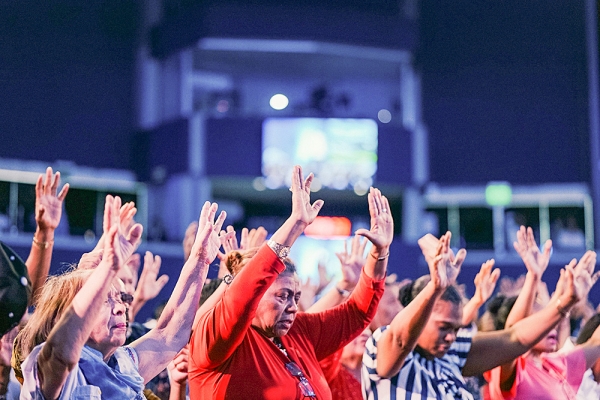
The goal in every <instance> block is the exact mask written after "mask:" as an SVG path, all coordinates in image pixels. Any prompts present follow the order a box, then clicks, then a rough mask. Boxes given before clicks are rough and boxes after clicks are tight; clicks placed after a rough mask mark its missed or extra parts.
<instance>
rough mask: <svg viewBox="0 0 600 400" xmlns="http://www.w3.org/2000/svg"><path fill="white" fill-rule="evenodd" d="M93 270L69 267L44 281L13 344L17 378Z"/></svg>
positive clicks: (13, 359)
mask: <svg viewBox="0 0 600 400" xmlns="http://www.w3.org/2000/svg"><path fill="white" fill-rule="evenodd" d="M92 272H93V270H90V269H71V270H69V271H67V272H65V273H64V274H61V275H56V276H51V277H49V278H48V280H47V281H46V283H44V286H43V287H42V289H41V292H40V295H39V297H38V298H37V301H36V309H35V312H34V313H33V314H32V315H31V318H29V321H27V323H26V324H25V326H24V327H23V329H21V331H20V332H19V334H18V335H17V337H16V338H15V342H14V345H13V355H12V360H11V364H12V367H13V368H14V369H15V374H16V375H17V377H18V378H19V380H22V374H21V363H22V362H23V361H24V360H25V358H27V356H28V355H29V353H31V350H33V348H34V347H35V346H37V345H38V344H40V343H43V342H45V341H46V339H47V338H48V335H50V331H52V328H54V326H56V324H57V323H58V321H59V320H60V317H61V316H62V315H63V313H64V312H65V310H66V309H67V307H69V305H70V304H71V302H72V301H73V298H74V297H75V295H76V294H77V292H79V290H80V289H81V287H82V286H83V284H84V283H85V281H86V280H87V279H88V278H89V276H90V275H91V274H92Z"/></svg>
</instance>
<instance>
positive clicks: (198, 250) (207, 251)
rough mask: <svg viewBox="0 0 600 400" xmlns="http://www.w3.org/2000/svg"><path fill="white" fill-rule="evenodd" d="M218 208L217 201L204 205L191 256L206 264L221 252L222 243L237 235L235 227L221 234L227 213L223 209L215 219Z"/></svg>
mask: <svg viewBox="0 0 600 400" xmlns="http://www.w3.org/2000/svg"><path fill="white" fill-rule="evenodd" d="M217 208H218V205H217V203H212V204H211V203H210V202H208V201H207V202H205V203H204V205H203V206H202V211H201V212H200V219H199V220H198V232H197V233H196V240H195V241H194V245H193V246H192V252H191V254H190V257H191V256H194V257H198V260H199V261H202V262H204V263H205V264H210V263H211V262H213V260H214V259H215V258H216V257H217V255H218V254H219V248H220V247H221V244H222V243H224V242H225V241H226V240H228V239H231V238H232V237H233V236H234V235H235V232H234V231H233V229H232V230H230V231H229V232H227V233H225V232H223V233H222V234H221V235H219V232H220V231H221V227H222V226H223V222H224V221H225V217H226V216H227V214H226V213H225V211H221V213H220V214H219V217H218V218H217V220H216V221H215V215H216V213H217Z"/></svg>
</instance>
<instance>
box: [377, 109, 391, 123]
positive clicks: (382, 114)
mask: <svg viewBox="0 0 600 400" xmlns="http://www.w3.org/2000/svg"><path fill="white" fill-rule="evenodd" d="M377 118H379V121H381V122H382V123H384V124H387V123H388V122H390V121H391V120H392V113H391V112H389V111H388V110H386V109H385V108H384V109H382V110H379V112H378V113H377Z"/></svg>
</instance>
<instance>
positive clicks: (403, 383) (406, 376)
mask: <svg viewBox="0 0 600 400" xmlns="http://www.w3.org/2000/svg"><path fill="white" fill-rule="evenodd" d="M388 327H389V325H388V326H384V327H381V328H379V329H377V330H376V331H375V332H374V333H373V335H372V336H371V338H369V340H368V341H367V348H366V351H365V354H364V355H363V364H362V371H361V380H362V391H363V397H364V398H365V399H367V400H387V399H390V400H396V399H398V400H422V399H427V400H434V399H435V400H473V395H472V394H471V393H469V391H468V390H467V389H466V388H465V381H464V379H463V376H462V373H461V368H462V367H463V366H464V365H465V361H466V359H467V354H468V353H469V350H470V349H471V339H472V336H473V332H472V331H469V330H463V329H461V330H459V332H458V335H457V338H456V341H455V342H454V343H453V344H452V346H451V347H450V350H448V353H446V355H444V357H442V358H435V359H433V360H428V359H426V358H425V357H423V356H422V355H420V354H419V353H417V352H415V351H413V352H411V353H410V354H409V355H408V356H407V357H406V360H405V361H404V365H402V368H401V369H400V372H398V374H397V375H395V376H393V377H391V378H389V379H385V378H381V377H380V376H379V375H377V342H378V341H379V339H380V338H381V334H382V333H383V331H385V330H386V329H387V328H388Z"/></svg>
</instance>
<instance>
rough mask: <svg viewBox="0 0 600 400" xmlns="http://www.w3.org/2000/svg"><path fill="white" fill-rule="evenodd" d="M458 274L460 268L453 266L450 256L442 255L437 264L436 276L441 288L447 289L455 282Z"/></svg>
mask: <svg viewBox="0 0 600 400" xmlns="http://www.w3.org/2000/svg"><path fill="white" fill-rule="evenodd" d="M459 272H460V266H459V267H457V266H456V265H454V264H453V263H452V261H451V259H450V254H446V255H443V256H442V257H441V258H440V259H439V261H438V262H437V276H438V279H439V281H440V285H441V286H442V287H448V286H450V285H452V284H453V283H454V282H456V278H457V277H458V274H459Z"/></svg>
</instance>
